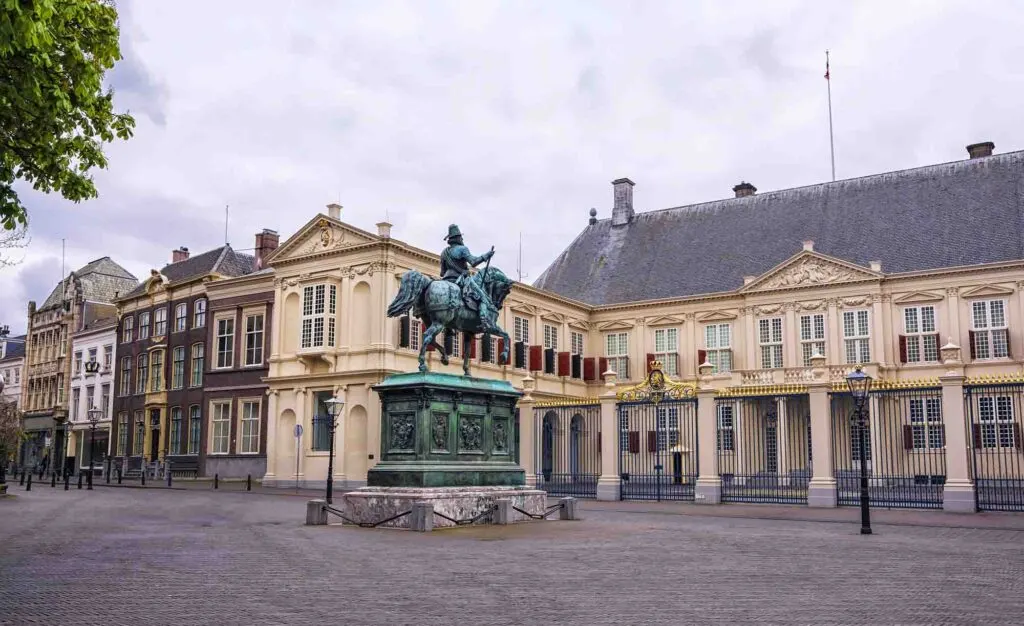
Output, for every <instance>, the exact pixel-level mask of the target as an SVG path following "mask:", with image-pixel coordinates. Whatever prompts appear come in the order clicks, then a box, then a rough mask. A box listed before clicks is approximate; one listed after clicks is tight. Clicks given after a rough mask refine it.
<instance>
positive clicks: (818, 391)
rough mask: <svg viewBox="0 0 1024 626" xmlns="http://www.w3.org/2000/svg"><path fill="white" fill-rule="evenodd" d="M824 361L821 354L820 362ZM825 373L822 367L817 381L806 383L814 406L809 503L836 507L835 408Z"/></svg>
mask: <svg viewBox="0 0 1024 626" xmlns="http://www.w3.org/2000/svg"><path fill="white" fill-rule="evenodd" d="M815 356H818V355H815ZM814 358H815V357H811V360H812V361H813V360H814ZM824 360H825V358H824V357H821V361H822V362H824ZM824 373H825V371H824V368H822V371H821V377H820V378H818V376H817V372H815V374H816V376H815V378H816V380H815V381H814V382H812V383H809V384H808V385H807V395H808V400H809V402H810V405H811V482H810V484H809V485H808V488H807V506H813V507H825V508H835V506H836V495H837V494H836V488H837V487H836V477H835V459H834V458H832V454H833V450H832V437H833V432H832V407H831V403H830V402H829V397H828V392H829V387H830V386H831V385H830V383H829V382H828V381H827V380H822V379H823V378H824Z"/></svg>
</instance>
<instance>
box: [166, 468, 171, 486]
mask: <svg viewBox="0 0 1024 626" xmlns="http://www.w3.org/2000/svg"><path fill="white" fill-rule="evenodd" d="M167 486H168V487H170V486H171V470H170V469H168V470H167Z"/></svg>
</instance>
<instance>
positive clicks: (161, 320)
mask: <svg viewBox="0 0 1024 626" xmlns="http://www.w3.org/2000/svg"><path fill="white" fill-rule="evenodd" d="M153 336H154V337H166V336H167V307H165V306H162V307H160V308H159V309H156V310H155V311H153Z"/></svg>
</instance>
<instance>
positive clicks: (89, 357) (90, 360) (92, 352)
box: [85, 348, 99, 365]
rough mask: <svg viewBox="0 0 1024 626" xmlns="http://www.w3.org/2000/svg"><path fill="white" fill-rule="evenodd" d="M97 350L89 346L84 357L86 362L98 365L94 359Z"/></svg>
mask: <svg viewBox="0 0 1024 626" xmlns="http://www.w3.org/2000/svg"><path fill="white" fill-rule="evenodd" d="M97 350H98V348H89V353H88V355H87V356H86V359H85V362H86V363H96V365H99V362H97V361H96V353H97Z"/></svg>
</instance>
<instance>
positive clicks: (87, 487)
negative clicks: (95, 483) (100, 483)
mask: <svg viewBox="0 0 1024 626" xmlns="http://www.w3.org/2000/svg"><path fill="white" fill-rule="evenodd" d="M85 482H86V483H87V486H86V489H88V490H89V491H92V466H90V467H89V475H88V476H86V481H85Z"/></svg>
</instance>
